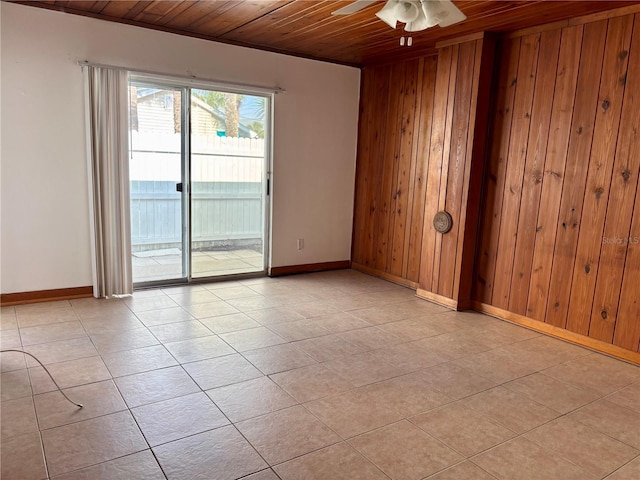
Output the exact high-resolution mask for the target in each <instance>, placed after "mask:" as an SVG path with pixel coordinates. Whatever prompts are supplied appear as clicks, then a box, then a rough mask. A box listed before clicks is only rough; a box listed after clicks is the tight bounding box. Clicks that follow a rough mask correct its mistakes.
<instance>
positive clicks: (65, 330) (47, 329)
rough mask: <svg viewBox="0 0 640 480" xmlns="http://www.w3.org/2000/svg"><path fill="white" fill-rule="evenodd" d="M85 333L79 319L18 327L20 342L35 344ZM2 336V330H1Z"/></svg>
mask: <svg viewBox="0 0 640 480" xmlns="http://www.w3.org/2000/svg"><path fill="white" fill-rule="evenodd" d="M86 335H87V332H85V330H84V328H82V324H81V323H80V322H79V321H77V320H76V321H73V322H63V323H53V324H51V325H41V326H39V327H28V328H21V329H20V338H21V339H22V344H23V345H25V346H27V345H35V344H38V343H50V342H57V341H59V340H67V339H70V338H77V337H84V336H86ZM3 336H4V332H3Z"/></svg>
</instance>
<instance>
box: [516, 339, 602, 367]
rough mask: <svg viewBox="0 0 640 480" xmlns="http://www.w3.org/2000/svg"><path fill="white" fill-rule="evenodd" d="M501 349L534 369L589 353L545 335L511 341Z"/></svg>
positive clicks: (550, 365) (551, 365)
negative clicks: (520, 340)
mask: <svg viewBox="0 0 640 480" xmlns="http://www.w3.org/2000/svg"><path fill="white" fill-rule="evenodd" d="M503 349H504V350H505V351H507V352H509V353H510V354H512V355H513V357H514V359H515V360H517V361H518V362H519V363H526V364H528V365H531V366H532V367H533V368H535V369H536V370H543V369H545V368H549V367H553V366H554V365H558V364H560V363H564V362H568V361H569V360H573V359H575V358H578V357H582V356H585V355H590V353H591V352H590V351H589V350H586V349H584V348H581V347H578V346H576V345H572V344H570V343H568V342H563V341H562V340H556V339H555V338H551V337H546V336H539V337H534V338H531V339H528V340H524V341H522V342H516V343H512V344H510V345H507V346H505V347H503Z"/></svg>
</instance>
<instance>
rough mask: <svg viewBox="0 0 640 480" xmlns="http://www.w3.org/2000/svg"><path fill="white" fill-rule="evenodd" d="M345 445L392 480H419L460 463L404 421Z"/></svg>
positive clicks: (447, 449)
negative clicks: (352, 448) (356, 451)
mask: <svg viewBox="0 0 640 480" xmlns="http://www.w3.org/2000/svg"><path fill="white" fill-rule="evenodd" d="M349 443H350V444H351V445H352V446H353V447H354V448H355V449H356V450H358V451H359V452H360V453H362V454H363V455H364V456H365V457H367V458H368V459H369V460H371V461H372V462H373V463H374V464H375V465H377V466H378V467H379V468H380V469H381V470H382V471H383V472H384V473H386V474H387V475H388V476H389V477H391V478H392V479H394V480H420V479H422V478H424V477H426V476H428V475H431V474H432V473H435V472H438V471H440V470H442V469H444V468H446V467H449V466H451V465H453V464H455V463H458V462H460V461H461V460H462V459H463V458H462V457H461V456H460V455H459V454H457V453H456V452H454V451H453V450H451V449H450V448H448V447H446V446H445V445H444V444H442V443H441V442H439V441H438V440H436V439H435V438H433V437H432V436H431V435H428V434H427V433H425V432H424V431H422V430H420V429H419V428H418V427H416V426H415V425H413V424H411V423H410V422H408V421H406V420H402V421H400V422H398V423H394V424H392V425H388V426H386V427H383V428H381V429H379V430H374V431H373V432H369V433H365V434H364V435H360V436H358V437H355V438H352V439H351V440H350V441H349Z"/></svg>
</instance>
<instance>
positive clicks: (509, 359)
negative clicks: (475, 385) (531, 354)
mask: <svg viewBox="0 0 640 480" xmlns="http://www.w3.org/2000/svg"><path fill="white" fill-rule="evenodd" d="M516 358H517V356H514V355H512V354H511V353H510V352H508V351H506V350H504V349H499V348H498V349H494V350H489V351H488V352H482V353H477V354H475V355H470V356H468V357H464V358H460V359H458V360H456V361H455V364H456V365H459V366H460V367H462V368H465V369H466V370H468V371H470V372H471V373H473V374H476V375H480V376H481V377H484V378H487V379H489V380H491V381H493V382H495V383H504V382H508V381H511V380H515V379H516V378H520V377H524V376H525V375H530V374H532V373H535V372H536V371H537V370H536V368H535V367H534V366H532V365H531V364H528V363H521V362H519V361H517V360H516Z"/></svg>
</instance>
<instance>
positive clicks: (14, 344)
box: [0, 327, 39, 350]
mask: <svg viewBox="0 0 640 480" xmlns="http://www.w3.org/2000/svg"><path fill="white" fill-rule="evenodd" d="M36 328H39V327H36ZM0 348H2V349H3V350H4V349H9V348H17V349H20V348H22V340H21V339H20V332H19V330H17V329H10V330H9V329H8V330H2V331H1V332H0Z"/></svg>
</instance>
